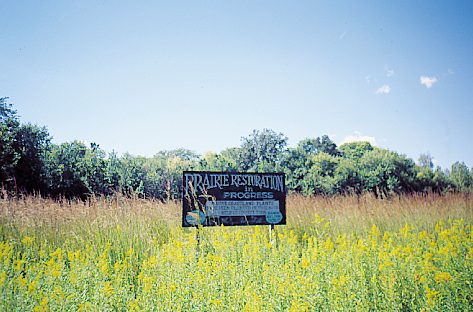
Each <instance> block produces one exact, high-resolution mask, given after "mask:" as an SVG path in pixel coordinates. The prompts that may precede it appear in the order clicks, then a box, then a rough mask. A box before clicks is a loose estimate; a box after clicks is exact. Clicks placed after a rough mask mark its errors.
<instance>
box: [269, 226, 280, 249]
mask: <svg viewBox="0 0 473 312" xmlns="http://www.w3.org/2000/svg"><path fill="white" fill-rule="evenodd" d="M273 236H274V241H273ZM269 241H270V242H271V246H275V247H276V248H277V247H278V235H277V234H276V230H275V229H274V224H271V225H270V226H269Z"/></svg>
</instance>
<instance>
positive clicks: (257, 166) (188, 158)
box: [0, 97, 473, 199]
mask: <svg viewBox="0 0 473 312" xmlns="http://www.w3.org/2000/svg"><path fill="white" fill-rule="evenodd" d="M7 100H8V98H7V97H4V98H0V147H1V151H0V184H1V187H2V189H3V190H4V191H6V192H8V193H10V194H20V193H27V194H31V193H36V194H41V195H42V196H48V197H53V198H74V197H79V198H82V199H86V198H87V197H88V196H90V195H92V194H95V195H105V196H108V195H112V194H116V193H117V192H121V193H123V194H124V195H133V196H141V197H148V198H158V199H176V198H180V196H181V184H182V171H183V170H202V171H229V172H284V173H286V187H287V190H288V192H299V193H302V194H306V195H317V194H326V195H336V194H346V193H354V194H361V193H363V192H372V193H374V194H375V196H377V197H385V196H389V195H391V194H402V193H413V192H445V191H469V190H471V189H472V188H473V170H470V169H469V168H468V167H467V166H466V165H465V163H464V162H456V163H454V164H453V165H452V166H451V168H449V169H446V170H442V169H441V168H440V167H437V168H435V169H434V165H433V162H432V157H431V156H430V154H429V153H427V154H422V155H420V158H419V159H418V164H416V163H415V162H414V160H412V159H411V158H408V157H406V156H405V155H403V154H398V153H396V152H393V151H389V150H387V149H383V148H379V147H375V146H372V145H371V144H370V143H369V142H351V143H345V144H342V145H341V146H340V147H337V145H336V144H335V143H334V142H333V141H332V140H331V139H330V138H329V137H328V136H327V135H323V136H321V137H317V138H306V139H304V140H302V141H300V142H299V143H298V144H297V146H296V147H293V148H288V147H287V141H288V138H287V137H286V136H285V135H284V134H283V133H277V132H275V131H273V130H271V129H263V130H262V131H259V130H254V131H253V132H252V133H251V134H250V135H249V136H247V137H242V140H241V144H240V146H238V147H230V148H227V149H225V150H223V151H221V152H220V153H210V152H209V153H206V154H205V155H197V154H196V153H195V152H193V151H191V150H188V149H184V148H181V149H175V150H171V151H160V152H158V153H156V154H155V155H154V156H153V157H150V158H149V157H142V156H134V155H131V154H129V153H126V154H124V155H122V156H118V155H117V154H116V153H114V152H111V153H107V152H106V151H104V150H102V149H101V148H100V147H99V145H98V144H96V143H91V144H90V145H86V144H85V143H83V142H80V141H72V142H66V143H62V144H53V143H51V137H50V135H49V133H48V131H47V129H46V127H38V126H37V125H33V124H31V123H26V124H21V123H20V121H19V117H18V115H17V112H16V111H15V110H13V108H12V105H11V104H8V103H7Z"/></svg>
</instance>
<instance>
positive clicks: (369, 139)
mask: <svg viewBox="0 0 473 312" xmlns="http://www.w3.org/2000/svg"><path fill="white" fill-rule="evenodd" d="M365 141H367V142H370V144H371V145H372V146H378V143H377V142H376V139H375V138H374V137H370V136H367V135H361V133H360V132H358V131H355V132H354V134H353V135H349V136H346V137H345V138H344V139H343V141H342V142H341V143H340V144H339V146H340V145H342V144H345V143H350V142H365Z"/></svg>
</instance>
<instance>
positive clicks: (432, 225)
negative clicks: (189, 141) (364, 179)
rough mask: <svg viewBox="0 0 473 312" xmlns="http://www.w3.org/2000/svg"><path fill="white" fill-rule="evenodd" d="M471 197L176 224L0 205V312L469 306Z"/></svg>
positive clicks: (116, 213)
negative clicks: (225, 223)
mask: <svg viewBox="0 0 473 312" xmlns="http://www.w3.org/2000/svg"><path fill="white" fill-rule="evenodd" d="M472 218H473V204H472V201H471V197H470V195H469V194H468V193H449V194H445V195H442V196H441V195H436V194H427V195H412V196H401V197H391V198H389V199H382V200H380V199H376V198H374V197H373V196H371V195H370V194H364V195H362V196H359V197H358V196H339V197H322V196H319V197H304V196H299V195H289V196H288V199H287V225H284V226H283V225H281V226H276V233H277V244H276V243H275V242H274V241H273V242H272V241H271V240H270V238H269V231H268V227H263V226H252V227H216V228H204V229H201V231H200V234H201V237H200V239H201V245H200V248H196V247H197V246H196V245H197V242H196V239H195V231H196V230H195V229H193V228H190V229H189V228H187V229H182V228H181V227H180V223H181V204H180V202H178V201H168V202H160V201H155V200H148V199H139V198H125V197H121V196H119V195H117V196H115V197H111V198H91V199H90V200H89V201H87V202H81V201H67V200H61V201H52V200H49V199H42V198H40V197H34V196H26V197H20V198H5V197H4V198H3V199H0V237H1V240H0V310H5V311H190V310H193V311H194V310H195V311H471V310H473V296H472V294H473V270H472V268H473V233H472V228H471V226H472V221H473V220H472Z"/></svg>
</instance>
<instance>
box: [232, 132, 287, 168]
mask: <svg viewBox="0 0 473 312" xmlns="http://www.w3.org/2000/svg"><path fill="white" fill-rule="evenodd" d="M286 146H287V137H286V136H285V135H284V134H283V133H276V132H274V131H273V130H270V129H263V131H261V132H260V131H259V130H253V133H252V134H250V135H249V137H248V138H242V144H241V147H240V149H239V153H238V156H237V159H236V162H237V166H238V169H239V170H242V171H273V170H279V161H280V160H281V157H282V154H283V151H284V149H285V148H286Z"/></svg>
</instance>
